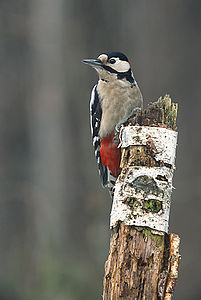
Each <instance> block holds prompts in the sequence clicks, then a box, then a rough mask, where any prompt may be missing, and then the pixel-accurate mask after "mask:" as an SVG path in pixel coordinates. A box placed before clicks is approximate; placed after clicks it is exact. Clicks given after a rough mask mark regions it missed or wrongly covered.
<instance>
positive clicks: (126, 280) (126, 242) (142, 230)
mask: <svg viewBox="0 0 201 300" xmlns="http://www.w3.org/2000/svg"><path fill="white" fill-rule="evenodd" d="M176 116H177V105H176V104H172V103H171V99H170V98H169V96H165V97H164V98H163V99H162V98H160V99H159V100H158V102H157V103H154V104H151V105H150V106H148V108H147V109H146V110H144V111H138V112H137V115H136V117H134V118H133V119H131V120H129V122H128V123H129V124H132V125H137V124H138V125H141V126H156V127H157V126H159V127H166V128H170V129H173V130H175V129H176ZM155 152H156V149H155V148H154V145H153V143H152V141H151V140H150V141H149V144H148V145H146V146H131V147H128V148H127V149H125V150H123V153H122V159H121V167H122V168H123V170H124V172H125V171H126V170H127V169H129V167H130V166H133V165H134V166H147V167H159V168H160V167H162V166H164V164H162V163H160V162H156V160H155V159H154V155H155ZM167 167H170V168H171V166H167ZM122 173H123V171H122ZM120 176H124V174H121V175H120ZM179 241H180V240H179V237H178V236H177V235H175V234H165V233H163V232H159V231H153V230H151V229H149V228H146V227H136V226H127V225H125V224H124V223H123V222H119V224H118V226H117V227H116V228H115V229H114V232H113V235H112V237H111V242H110V252H109V256H108V260H107V261H106V264H105V276H104V282H103V299H104V300H118V299H122V300H129V299H132V300H135V299H136V300H137V299H145V300H146V299H148V300H152V299H153V300H155V299H165V300H168V299H171V295H172V293H173V290H174V286H175V281H176V279H177V276H178V262H179Z"/></svg>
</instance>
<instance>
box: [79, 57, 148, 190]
mask: <svg viewBox="0 0 201 300" xmlns="http://www.w3.org/2000/svg"><path fill="white" fill-rule="evenodd" d="M83 62H84V63H86V64H89V65H90V66H92V67H93V68H95V70H96V71H97V72H98V74H99V80H98V83H97V84H96V85H95V86H94V88H93V90H92V93H91V100H90V123H91V133H92V139H93V146H94V152H95V156H96V160H97V164H98V169H99V173H100V177H101V181H102V184H103V186H107V187H108V188H109V189H110V190H112V187H113V185H114V183H115V180H116V178H117V176H118V175H119V174H120V171H121V169H120V158H121V150H120V148H119V147H118V143H117V142H115V141H114V135H115V127H116V126H117V125H118V124H119V123H120V122H121V121H122V120H125V119H126V118H128V117H129V116H130V115H131V114H132V112H133V111H134V110H135V109H136V108H137V107H139V108H141V107H142V103H143V98H142V95H141V92H140V89H139V87H138V85H137V82H136V81H135V79H134V76H133V73H132V71H131V68H130V63H129V61H128V58H127V57H126V56H125V55H124V54H123V53H120V52H107V53H104V54H101V55H100V56H99V57H98V59H86V60H83Z"/></svg>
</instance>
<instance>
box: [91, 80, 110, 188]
mask: <svg viewBox="0 0 201 300" xmlns="http://www.w3.org/2000/svg"><path fill="white" fill-rule="evenodd" d="M101 118H102V108H101V102H100V99H99V96H98V92H97V84H96V85H95V86H94V88H93V90H92V92H91V100H90V124H91V134H92V141H93V147H94V153H95V157H96V160H97V164H98V169H99V174H100V177H101V181H102V184H103V186H106V185H107V184H108V169H107V167H106V166H103V164H102V160H101V155H100V136H99V130H100V124H101Z"/></svg>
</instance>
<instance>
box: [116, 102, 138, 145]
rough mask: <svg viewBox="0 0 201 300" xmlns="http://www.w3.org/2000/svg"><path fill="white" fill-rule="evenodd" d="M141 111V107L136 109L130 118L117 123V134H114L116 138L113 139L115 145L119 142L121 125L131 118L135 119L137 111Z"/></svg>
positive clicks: (127, 117)
mask: <svg viewBox="0 0 201 300" xmlns="http://www.w3.org/2000/svg"><path fill="white" fill-rule="evenodd" d="M139 110H141V108H140V107H136V108H134V109H133V110H132V112H131V113H130V114H129V115H128V116H126V117H125V118H123V119H122V120H121V121H120V122H119V123H117V125H116V126H115V134H114V138H113V143H118V142H119V132H120V128H121V125H123V124H125V123H126V122H127V121H128V120H129V119H130V118H132V117H135V116H136V114H137V111H139Z"/></svg>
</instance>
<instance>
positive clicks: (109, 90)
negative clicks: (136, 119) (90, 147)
mask: <svg viewBox="0 0 201 300" xmlns="http://www.w3.org/2000/svg"><path fill="white" fill-rule="evenodd" d="M117 83H118V84H117ZM98 94H99V97H100V100H101V107H102V119H101V125H100V131H99V135H100V137H101V138H102V137H105V136H107V135H108V134H110V133H111V132H112V131H113V130H114V129H115V126H116V125H117V124H118V123H119V122H120V121H121V120H122V119H124V118H125V117H126V116H128V115H129V114H131V112H132V111H133V109H134V108H136V107H142V95H141V92H140V90H139V88H138V86H134V87H131V84H130V83H129V82H125V81H122V80H119V81H118V82H116V81H115V82H109V83H106V82H102V81H101V82H100V81H99V84H98Z"/></svg>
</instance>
